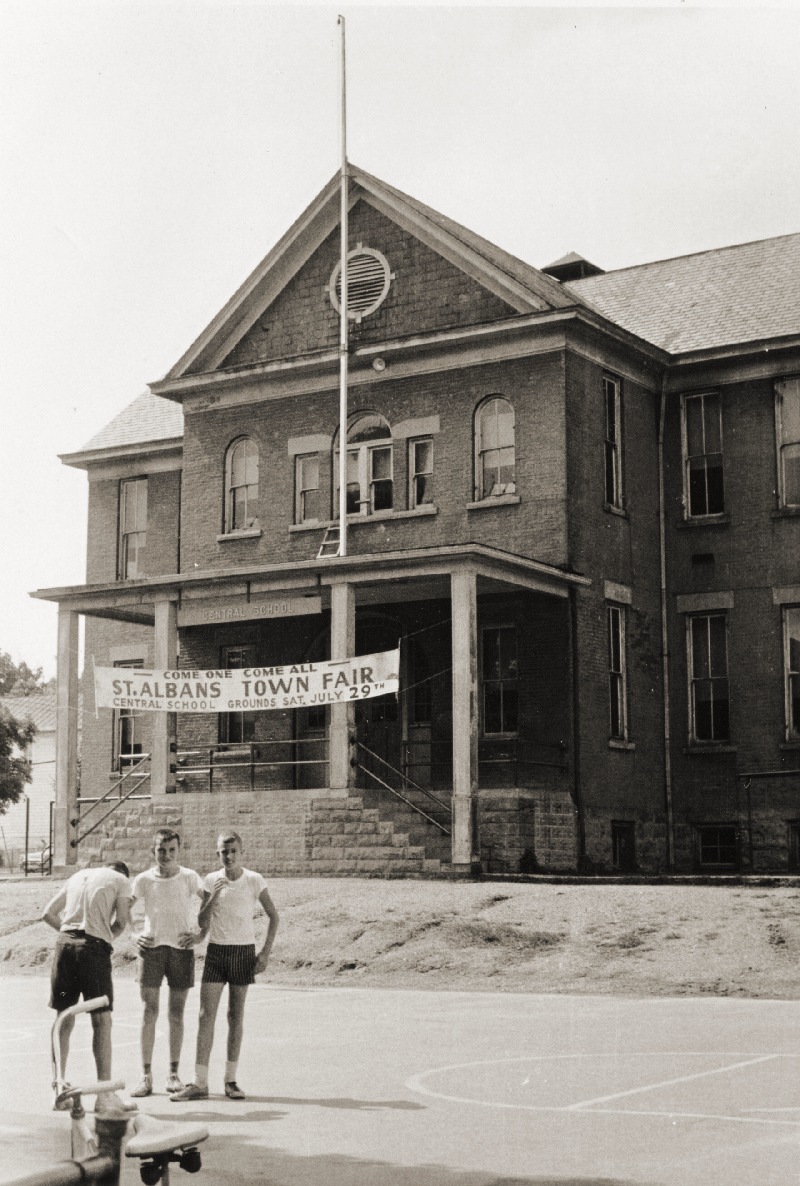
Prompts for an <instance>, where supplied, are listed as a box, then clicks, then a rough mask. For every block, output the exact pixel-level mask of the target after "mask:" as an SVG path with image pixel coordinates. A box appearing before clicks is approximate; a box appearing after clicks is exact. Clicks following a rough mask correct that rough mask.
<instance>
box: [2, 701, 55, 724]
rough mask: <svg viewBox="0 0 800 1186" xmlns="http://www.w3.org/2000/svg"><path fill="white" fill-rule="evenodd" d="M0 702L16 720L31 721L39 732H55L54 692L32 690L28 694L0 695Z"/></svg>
mask: <svg viewBox="0 0 800 1186" xmlns="http://www.w3.org/2000/svg"><path fill="white" fill-rule="evenodd" d="M0 704H2V706H3V708H5V709H7V710H8V712H10V713H11V715H12V716H14V717H16V718H17V720H18V721H25V720H28V721H33V723H34V725H35V726H36V728H37V729H38V731H39V732H40V733H54V732H55V728H56V694H55V692H33V693H31V695H30V696H0Z"/></svg>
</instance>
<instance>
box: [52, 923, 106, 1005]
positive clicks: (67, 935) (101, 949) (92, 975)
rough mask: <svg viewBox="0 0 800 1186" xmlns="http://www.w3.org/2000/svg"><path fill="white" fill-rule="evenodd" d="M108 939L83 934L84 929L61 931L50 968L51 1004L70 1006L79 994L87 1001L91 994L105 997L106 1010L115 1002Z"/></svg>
mask: <svg viewBox="0 0 800 1186" xmlns="http://www.w3.org/2000/svg"><path fill="white" fill-rule="evenodd" d="M111 951H112V947H111V944H110V943H106V941H105V939H97V938H96V937H95V936H94V935H86V934H85V933H84V932H83V931H62V932H61V933H60V934H59V936H58V940H57V942H56V951H55V955H54V957H53V967H52V970H51V972H50V1008H51V1009H57V1010H58V1012H59V1013H60V1012H61V1011H62V1010H63V1009H69V1007H70V1006H71V1005H77V1003H78V1001H79V1000H80V998H81V997H83V999H84V1000H85V1001H90V1000H91V999H92V997H108V1000H109V1004H108V1006H107V1008H106V1009H98V1010H97V1012H98V1013H106V1012H109V1011H110V1010H111V1007H112V1006H113V1004H114V986H113V985H112V983H111Z"/></svg>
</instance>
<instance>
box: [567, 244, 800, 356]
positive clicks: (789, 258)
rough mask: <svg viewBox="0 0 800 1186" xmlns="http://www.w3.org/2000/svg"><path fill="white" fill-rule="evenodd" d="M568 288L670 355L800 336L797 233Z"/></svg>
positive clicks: (607, 274) (579, 282) (573, 283)
mask: <svg viewBox="0 0 800 1186" xmlns="http://www.w3.org/2000/svg"><path fill="white" fill-rule="evenodd" d="M564 288H565V289H568V290H569V291H570V292H572V293H574V294H575V295H576V296H578V297H581V298H582V299H585V300H586V301H588V302H589V303H590V304H591V305H592V306H594V308H595V309H596V310H597V311H598V312H599V313H602V314H603V316H604V317H607V318H608V319H609V320H610V321H613V322H615V323H616V324H617V325H619V326H622V327H623V328H624V329H627V330H629V331H630V332H631V333H634V334H636V335H637V336H638V337H640V338H644V339H645V341H647V342H652V343H653V345H655V346H660V347H661V348H662V349H663V350H667V351H669V353H670V354H682V353H684V352H686V351H690V350H705V349H712V348H713V347H716V346H726V345H731V346H733V345H737V344H741V343H744V342H752V341H755V340H756V339H759V338H778V337H782V336H784V335H786V334H800V234H794V235H781V236H779V237H778V238H775V239H759V240H757V241H756V242H754V243H741V244H739V245H738V246H735V247H721V248H718V249H716V250H713V251H702V252H699V253H698V254H697V255H681V256H677V257H676V258H674V259H665V260H659V261H658V262H657V263H651V264H641V265H639V266H638V267H633V268H622V269H620V270H619V271H615V272H604V273H602V275H599V276H587V277H585V278H584V279H583V280H573V281H570V282H569V283H566V284H565V285H564Z"/></svg>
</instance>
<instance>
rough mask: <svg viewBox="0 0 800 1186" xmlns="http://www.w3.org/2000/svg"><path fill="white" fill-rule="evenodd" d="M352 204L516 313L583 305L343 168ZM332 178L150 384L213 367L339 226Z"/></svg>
mask: <svg viewBox="0 0 800 1186" xmlns="http://www.w3.org/2000/svg"><path fill="white" fill-rule="evenodd" d="M349 173H350V195H349V200H350V205H351V206H353V205H355V203H356V202H358V201H359V200H361V201H365V202H367V203H369V204H370V205H372V206H373V207H374V208H375V209H376V210H379V211H380V212H381V213H383V214H384V215H385V216H386V217H388V218H390V219H392V220H393V221H394V222H395V223H397V224H398V225H399V226H401V227H402V228H403V229H404V230H407V231H408V232H409V234H412V235H416V236H417V237H418V238H419V239H420V240H421V241H422V242H424V243H425V244H426V245H427V246H429V247H430V248H431V249H432V250H434V251H437V252H438V253H439V254H440V255H442V256H443V257H444V258H445V259H447V260H448V261H449V262H450V263H452V264H454V265H455V266H456V267H459V268H461V270H462V271H464V272H465V273H466V274H467V275H468V276H470V277H472V279H474V280H476V281H477V282H478V283H479V284H481V285H483V286H484V287H485V288H486V289H487V290H489V291H490V292H492V293H494V294H495V295H496V296H498V297H500V298H501V299H503V300H504V301H505V302H506V303H507V304H509V305H510V306H511V307H512V308H513V309H515V310H516V311H517V312H518V313H539V312H545V311H547V310H552V309H565V308H572V307H574V306H575V305H576V304H582V303H583V302H582V301H581V299H580V298H579V297H577V296H576V295H575V294H574V293H568V292H567V291H566V290H565V289H564V287H563V286H562V285H560V284H558V283H557V282H556V281H555V280H553V279H552V278H551V277H549V276H545V275H544V273H542V272H540V271H539V270H538V269H537V268H534V267H532V266H531V265H530V264H526V263H523V262H522V260H519V259H517V258H516V257H515V256H513V255H511V254H510V253H509V252H507V251H503V250H502V249H501V248H499V247H496V246H495V245H494V244H493V243H490V242H489V241H488V239H484V238H482V237H481V236H480V235H476V234H475V232H474V231H470V230H469V229H468V228H467V227H464V226H461V224H460V223H457V222H454V221H453V219H451V218H447V217H446V216H445V215H444V214H440V213H439V212H438V211H436V210H433V209H432V208H431V207H430V206H426V205H425V204H424V203H422V202H418V201H417V200H416V199H415V198H411V197H409V196H408V194H404V193H402V192H401V191H400V190H399V189H395V188H394V186H391V185H387V184H386V182H384V181H381V180H380V179H379V178H377V177H373V176H372V174H370V173H367V172H365V171H364V170H363V169H359V168H358V166H356V165H352V164H351V165H350V166H349ZM339 186H340V182H339V174H338V173H337V174H336V175H335V176H334V177H333V178H332V179H331V180H330V181H329V182H328V184H327V185H326V186H325V188H324V189H323V190H321V192H320V193H319V194H318V195H317V197H316V198H315V199H314V201H313V202H311V204H310V205H309V206H308V207H307V208H306V210H304V212H303V213H302V214H301V216H300V217H299V218H298V219H297V221H296V222H295V223H294V224H293V226H291V227H290V228H289V230H288V231H287V232H286V234H285V235H284V236H283V237H282V238H281V239H280V240H279V242H278V243H277V244H276V245H275V247H273V249H272V251H270V253H269V254H268V255H267V256H266V257H265V258H264V259H263V260H262V262H261V263H260V264H259V265H258V267H257V268H255V269H254V271H253V272H252V273H251V274H250V275H249V276H248V277H247V279H246V280H245V282H244V284H242V285H241V286H240V288H239V289H238V290H237V291H236V292H235V293H234V295H233V296H232V297H231V299H230V300H229V301H228V302H227V304H226V305H225V306H224V307H223V308H222V309H221V310H220V312H219V313H218V314H217V316H216V317H215V318H214V320H213V321H212V322H211V323H210V324H209V325H208V326H207V327H206V329H205V330H204V331H203V333H202V334H200V336H199V337H198V338H197V340H196V341H195V342H194V343H193V344H192V345H191V346H190V347H189V349H188V350H187V351H186V353H185V354H184V355H183V356H182V357H181V358H180V359H179V360H178V362H177V363H176V364H175V366H173V367H172V368H171V369H170V371H169V372H168V373H167V375H166V376H165V378H164V379H163V380H161V381H160V382H158V383H154V384H153V387H154V388H156V390H159V391H167V390H168V388H169V384H170V382H171V381H172V380H177V379H180V378H182V377H183V376H184V375H186V374H190V373H199V372H207V371H212V370H215V369H216V368H217V367H218V366H220V365H221V363H222V361H223V359H224V358H225V357H226V356H227V355H228V354H229V353H230V351H231V350H232V349H233V347H234V346H235V345H236V343H237V342H238V341H239V340H240V339H241V338H242V337H243V336H244V335H245V334H246V333H247V331H248V330H249V329H250V328H251V327H252V326H253V325H254V324H255V323H256V321H258V319H259V318H260V317H261V316H262V315H263V313H264V312H265V310H266V309H267V308H269V306H270V304H271V303H272V302H273V301H274V300H275V299H276V297H277V296H278V295H279V294H280V293H281V292H282V290H283V289H284V287H285V286H286V285H287V284H288V282H289V281H290V280H291V278H292V277H293V276H294V275H295V274H296V273H297V272H298V271H299V269H300V268H301V267H302V266H303V264H304V263H305V262H306V261H307V260H308V259H309V258H310V257H311V255H312V254H313V252H314V251H315V250H316V249H317V247H318V246H319V245H320V244H321V243H322V242H323V240H324V239H325V238H326V237H327V236H328V235H329V234H330V233H331V232H332V231H333V230H334V229H335V228H336V227H338V225H339V220H340V189H339Z"/></svg>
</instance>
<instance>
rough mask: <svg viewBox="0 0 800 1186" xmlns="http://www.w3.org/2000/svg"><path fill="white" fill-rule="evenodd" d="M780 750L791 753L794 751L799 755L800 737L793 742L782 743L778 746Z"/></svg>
mask: <svg viewBox="0 0 800 1186" xmlns="http://www.w3.org/2000/svg"><path fill="white" fill-rule="evenodd" d="M778 749H781V750H789V752H790V753H791V752H792V751H794V752H795V753H797V751H798V750H800V737H793V738H792V739H791V741H782V742H781V743H780V745H779V746H778Z"/></svg>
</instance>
